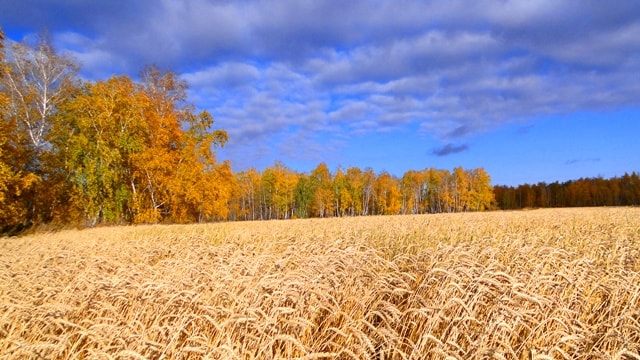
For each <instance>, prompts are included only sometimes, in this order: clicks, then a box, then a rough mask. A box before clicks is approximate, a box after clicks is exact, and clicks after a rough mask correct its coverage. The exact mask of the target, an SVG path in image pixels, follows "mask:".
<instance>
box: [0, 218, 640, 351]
mask: <svg viewBox="0 0 640 360" xmlns="http://www.w3.org/2000/svg"><path fill="white" fill-rule="evenodd" d="M0 354H2V355H0V359H13V358H27V359H29V358H30V359H40V358H45V359H78V358H80V359H145V358H150V359H160V358H166V359H201V358H209V359H291V358H301V359H425V358H431V359H491V358H494V359H563V358H566V359H602V358H614V359H640V208H593V209H557V210H553V209H550V210H532V211H520V212H491V213H464V214H441V215H420V216H394V217H359V218H333V219H309V220H288V221H267V222H238V223H220V224H205V225H189V226H137V227H110V228H97V229H90V230H82V231H64V232H59V233H54V234H40V235H34V236H29V237H23V238H8V239H0Z"/></svg>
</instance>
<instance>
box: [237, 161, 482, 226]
mask: <svg viewBox="0 0 640 360" xmlns="http://www.w3.org/2000/svg"><path fill="white" fill-rule="evenodd" d="M236 184H237V188H236V191H235V196H233V198H232V199H231V203H230V212H229V218H230V219H232V220H266V219H288V218H306V217H332V216H366V215H394V214H424V213H440V212H458V211H482V210H486V209H489V208H490V207H491V205H492V203H493V189H492V187H491V178H490V176H489V174H488V173H487V172H486V171H485V170H484V169H482V168H478V169H473V170H465V169H463V168H461V167H457V168H455V169H454V170H453V171H452V172H451V171H448V170H438V169H434V168H431V169H424V170H422V171H415V170H410V171H407V172H406V173H405V174H404V175H403V176H402V177H401V178H398V177H395V176H393V175H391V174H389V173H388V172H384V171H383V172H380V173H378V174H376V173H374V171H373V170H372V169H371V168H367V169H364V170H362V169H360V168H357V167H349V168H347V169H343V168H338V169H337V170H336V171H335V173H331V171H330V170H329V168H328V167H327V165H326V164H325V163H321V164H319V165H318V166H317V167H316V168H315V169H313V170H312V171H311V172H309V173H298V172H295V171H293V170H290V169H288V168H287V167H286V166H285V165H284V164H282V163H276V164H274V165H273V166H270V167H267V168H265V169H264V170H263V171H262V172H259V171H257V170H255V169H249V170H247V171H243V172H239V173H237V174H236Z"/></svg>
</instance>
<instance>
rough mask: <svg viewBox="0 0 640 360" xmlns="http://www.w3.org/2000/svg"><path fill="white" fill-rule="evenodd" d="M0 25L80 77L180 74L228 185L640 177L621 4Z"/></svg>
mask: <svg viewBox="0 0 640 360" xmlns="http://www.w3.org/2000/svg"><path fill="white" fill-rule="evenodd" d="M0 27H2V28H3V30H4V31H5V33H6V34H7V36H8V37H9V39H10V40H11V41H21V40H22V39H24V38H25V37H26V38H29V37H33V36H34V34H35V33H37V32H40V31H42V30H44V29H47V31H48V32H49V34H50V35H51V36H52V38H53V41H54V44H55V46H56V48H57V50H58V51H59V52H66V53H69V54H71V55H72V56H74V57H75V58H76V59H77V60H78V61H79V62H80V63H81V65H82V71H81V76H82V77H83V78H85V79H89V80H102V79H106V78H107V77H109V76H111V75H113V74H128V75H130V76H132V77H134V78H135V77H137V74H138V73H139V71H140V69H141V68H142V67H143V66H144V65H146V64H156V65H158V66H160V67H162V68H170V69H172V70H173V71H176V72H178V73H180V74H181V75H182V76H183V78H184V79H186V80H187V81H188V82H189V84H190V90H189V95H190V100H191V101H193V102H194V103H195V105H196V106H197V107H198V108H200V109H207V110H209V111H210V112H211V114H212V115H213V116H214V118H215V119H216V126H217V127H219V128H222V129H225V130H227V131H228V132H229V135H230V141H229V143H228V145H227V146H226V147H225V148H224V149H223V150H221V151H219V158H220V159H229V160H231V162H232V165H233V168H234V170H236V171H239V170H244V169H246V168H248V167H256V168H258V169H262V168H264V167H265V166H269V165H271V164H273V163H274V161H282V162H283V163H284V164H286V165H287V166H289V167H290V168H292V169H294V170H298V171H309V170H311V169H312V168H314V167H315V166H316V165H317V164H318V163H319V162H321V161H324V162H326V163H327V164H328V165H329V167H330V168H331V169H333V170H335V169H336V168H337V167H338V166H342V167H345V168H346V167H349V166H357V167H360V168H365V167H371V168H373V169H374V170H375V171H376V172H379V171H383V170H385V171H389V172H390V173H392V174H394V175H398V176H401V175H402V174H403V173H404V172H405V171H407V170H409V169H415V170H418V169H423V168H428V167H436V168H444V169H452V168H453V167H455V166H463V167H465V168H475V167H484V168H485V169H486V170H487V171H488V172H489V174H490V175H491V176H492V178H493V183H494V184H509V185H517V184H520V183H525V182H528V183H536V182H538V181H546V182H551V181H555V180H559V181H565V180H569V179H577V178H580V177H593V176H604V177H611V176H620V175H623V174H624V173H625V172H631V171H640V141H639V140H638V138H640V136H638V134H640V125H639V124H640V2H639V1H636V0H621V1H613V2H606V1H596V0H584V1H575V0H571V1H570V0H567V1H564V0H521V1H512V0H494V1H489V0H478V1H457V0H448V1H410V0H402V1H375V0H370V1H358V0H353V1H306V0H300V1H276V0H274V1H266V0H265V1H250V0H238V1H206V0H190V1H187V0H184V1H181V0H136V1H124V0H123V1H107V0H104V1H81V0H74V1H69V0H39V1H38V0H22V1H1V2H0Z"/></svg>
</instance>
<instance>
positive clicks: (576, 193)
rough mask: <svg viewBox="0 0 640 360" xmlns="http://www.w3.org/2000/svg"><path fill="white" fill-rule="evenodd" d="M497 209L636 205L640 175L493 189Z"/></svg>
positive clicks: (633, 174)
mask: <svg viewBox="0 0 640 360" xmlns="http://www.w3.org/2000/svg"><path fill="white" fill-rule="evenodd" d="M494 193H495V199H496V205H497V206H498V207H499V208H500V209H505V210H508V209H524V208H539V207H575V206H638V205H640V176H639V175H638V173H636V172H632V173H631V174H624V175H623V176H620V177H612V178H610V179H604V178H602V177H596V178H582V179H578V180H572V181H566V182H563V183H560V182H557V181H556V182H553V183H550V184H547V183H544V182H540V183H538V184H524V185H519V186H516V187H513V186H495V187H494Z"/></svg>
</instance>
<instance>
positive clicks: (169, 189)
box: [0, 31, 493, 232]
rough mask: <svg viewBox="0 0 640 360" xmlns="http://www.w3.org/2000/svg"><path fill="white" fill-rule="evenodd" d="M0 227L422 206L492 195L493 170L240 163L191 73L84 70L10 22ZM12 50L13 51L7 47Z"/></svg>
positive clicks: (0, 145) (0, 116) (0, 107)
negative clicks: (218, 152) (22, 35)
mask: <svg viewBox="0 0 640 360" xmlns="http://www.w3.org/2000/svg"><path fill="white" fill-rule="evenodd" d="M0 50H1V51H0V122H1V123H0V231H1V232H12V231H19V230H20V229H22V228H25V227H29V226H32V225H38V224H54V225H56V226H59V225H65V224H73V225H80V226H94V225H97V224H119V223H122V224H124V223H159V222H165V223H172V222H177V223H186V222H201V221H211V220H250V219H251V220H255V219H284V218H293V217H328V216H356V215H376V214H420V213H427V212H453V211H470V210H484V209H487V208H489V207H490V206H491V202H492V199H493V198H492V194H493V193H492V188H491V185H490V177H489V175H488V174H487V173H486V172H485V171H484V170H483V169H475V170H464V169H462V168H456V169H454V170H453V172H450V171H447V170H436V169H427V170H423V171H409V172H407V173H406V174H404V176H403V177H402V178H397V177H394V176H392V175H390V174H389V173H386V172H382V173H378V174H374V172H373V170H371V169H365V170H361V169H358V168H348V169H346V170H344V169H341V168H339V169H337V170H336V171H335V173H334V174H332V173H331V172H330V170H329V169H328V167H327V166H326V164H324V163H323V164H320V165H318V167H316V168H315V169H314V170H313V171H311V172H310V173H308V174H307V173H299V172H295V171H292V170H290V169H288V168H286V167H285V166H284V165H283V164H281V163H276V164H274V166H272V167H267V168H266V169H264V170H263V171H262V172H259V171H257V170H255V169H250V170H247V171H243V172H239V173H236V174H234V173H233V172H232V171H231V166H230V163H229V162H219V161H217V160H216V157H215V149H216V148H218V147H221V146H224V144H225V143H226V142H227V141H228V137H227V133H226V132H225V131H223V130H219V129H214V128H213V124H214V121H213V118H212V116H211V115H210V114H209V113H208V112H206V111H201V112H197V111H196V110H195V107H194V106H193V104H191V103H189V102H188V101H187V96H186V89H187V84H186V83H185V82H184V81H183V80H181V79H180V78H179V77H178V76H177V75H176V74H174V73H172V72H170V71H161V70H160V69H158V68H156V67H146V68H145V69H143V71H142V72H141V74H140V80H139V81H134V80H132V79H131V78H129V77H127V76H112V77H110V78H108V79H106V80H102V81H81V80H79V78H78V76H77V73H78V70H79V66H78V65H77V64H76V63H75V61H74V60H73V59H71V58H69V57H67V56H64V55H59V54H57V53H56V52H55V50H54V48H53V47H52V46H51V42H50V41H49V39H47V38H46V37H40V38H39V39H38V40H37V41H35V42H33V43H25V42H23V43H15V44H12V45H11V47H10V49H4V35H3V34H2V32H1V31H0ZM5 50H8V51H5Z"/></svg>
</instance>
